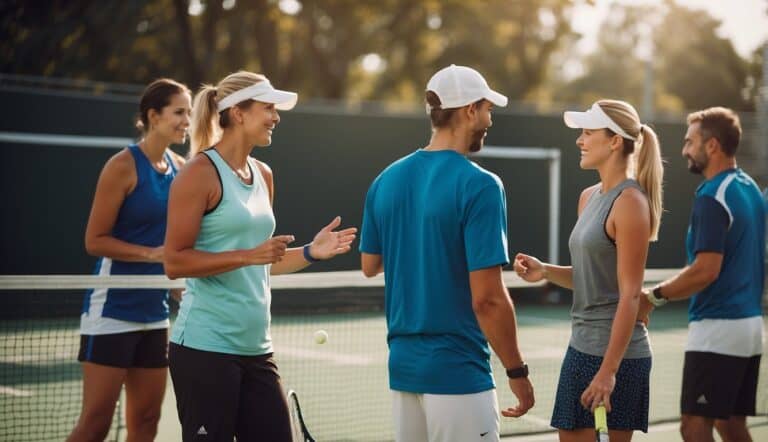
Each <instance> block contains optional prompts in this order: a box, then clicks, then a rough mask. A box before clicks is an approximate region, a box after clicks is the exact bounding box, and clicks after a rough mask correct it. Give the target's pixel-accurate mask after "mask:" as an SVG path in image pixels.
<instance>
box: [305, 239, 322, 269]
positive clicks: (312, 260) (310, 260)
mask: <svg viewBox="0 0 768 442" xmlns="http://www.w3.org/2000/svg"><path fill="white" fill-rule="evenodd" d="M311 245H312V243H309V244H307V245H305V246H304V249H303V251H302V253H303V254H304V259H305V260H307V262H308V263H310V264H314V263H316V262H318V261H320V260H319V259H317V258H315V257H313V256H312V254H311V253H309V247H310V246H311Z"/></svg>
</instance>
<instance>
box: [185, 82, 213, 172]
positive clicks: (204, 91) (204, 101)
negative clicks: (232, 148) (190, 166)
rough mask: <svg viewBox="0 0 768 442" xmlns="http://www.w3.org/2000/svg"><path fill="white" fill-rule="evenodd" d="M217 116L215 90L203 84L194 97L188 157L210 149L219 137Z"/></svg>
mask: <svg viewBox="0 0 768 442" xmlns="http://www.w3.org/2000/svg"><path fill="white" fill-rule="evenodd" d="M218 120H219V115H218V112H216V88H215V87H214V86H212V85H210V84H204V85H203V87H202V88H200V91H199V92H198V93H197V95H195V100H194V103H193V104H192V122H191V123H190V128H189V132H190V137H189V157H190V158H192V157H194V156H195V155H197V153H198V152H200V151H201V150H203V149H207V148H209V147H211V146H212V145H213V144H214V143H215V142H216V141H218V139H219V137H220V136H221V128H220V127H219V121H218Z"/></svg>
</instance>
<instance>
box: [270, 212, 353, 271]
mask: <svg viewBox="0 0 768 442" xmlns="http://www.w3.org/2000/svg"><path fill="white" fill-rule="evenodd" d="M340 225H341V217H340V216H337V217H336V218H334V219H333V221H331V223H330V224H328V225H327V226H325V227H323V228H322V229H321V230H320V231H319V232H318V233H317V235H315V238H314V239H313V240H312V242H311V243H310V245H309V256H310V257H312V258H313V259H315V260H326V259H331V258H333V257H334V256H336V255H342V254H344V253H347V252H349V251H350V250H352V241H354V240H355V233H357V229H356V228H354V227H349V228H346V229H343V230H338V231H334V229H336V228H338V227H339V226H340ZM310 264H312V263H311V262H310V261H307V260H306V258H305V257H304V247H296V248H292V249H288V250H287V251H286V253H285V256H283V259H282V260H280V261H279V262H276V263H274V264H272V268H271V269H270V274H272V275H281V274H284V273H293V272H297V271H299V270H301V269H303V268H305V267H307V266H308V265H310Z"/></svg>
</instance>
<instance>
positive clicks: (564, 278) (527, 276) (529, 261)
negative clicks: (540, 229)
mask: <svg viewBox="0 0 768 442" xmlns="http://www.w3.org/2000/svg"><path fill="white" fill-rule="evenodd" d="M513 268H514V269H515V272H517V276H519V277H521V278H523V280H525V281H528V282H539V281H541V280H542V279H546V280H547V281H549V282H551V283H553V284H557V285H559V286H560V287H564V288H567V289H573V267H571V266H557V265H554V264H548V263H544V262H541V261H539V260H538V259H537V258H536V257H534V256H530V255H526V254H524V253H518V254H517V255H515V262H514V265H513Z"/></svg>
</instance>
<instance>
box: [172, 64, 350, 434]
mask: <svg viewBox="0 0 768 442" xmlns="http://www.w3.org/2000/svg"><path fill="white" fill-rule="evenodd" d="M296 101H297V96H296V94H295V93H293V92H286V91H281V90H277V89H275V88H274V87H272V85H271V84H270V82H269V80H267V78H266V77H264V76H263V75H259V74H254V73H251V72H244V71H241V72H237V73H234V74H230V75H229V76H227V77H226V78H224V79H223V80H221V81H220V82H219V83H218V85H216V86H215V87H214V86H210V85H205V86H203V87H202V88H201V90H200V91H199V92H198V94H197V96H195V100H194V105H193V111H192V137H191V153H190V158H191V159H190V160H189V162H188V163H187V166H186V167H185V168H184V170H183V171H182V172H181V173H180V174H179V177H178V178H177V180H176V181H175V182H174V185H173V187H172V189H171V196H170V200H169V203H168V230H167V235H166V253H165V269H166V271H167V273H168V276H169V277H171V278H179V277H186V278H187V287H186V292H185V295H184V298H183V299H182V302H181V307H180V309H179V315H178V318H177V319H176V322H175V324H174V327H173V331H172V334H171V344H170V349H169V359H170V368H171V379H172V381H173V387H174V390H175V392H176V400H177V404H178V407H177V409H178V412H179V420H180V421H181V426H182V437H183V440H185V441H190V440H193V439H194V440H197V438H200V437H201V436H204V437H205V440H216V441H231V440H232V439H233V437H237V440H238V441H257V440H264V441H274V442H280V441H286V442H288V441H290V440H291V430H290V424H289V418H288V407H287V403H286V400H285V395H284V394H283V389H282V386H281V384H280V377H279V375H278V372H277V366H276V364H275V361H274V359H273V358H272V352H273V349H272V340H271V337H270V332H269V327H270V311H269V309H270V301H271V292H270V287H269V278H270V275H277V274H282V273H291V272H295V271H298V270H301V269H303V268H305V267H306V266H308V265H309V264H311V263H313V262H315V261H317V260H324V259H329V258H332V257H334V256H336V255H338V254H342V253H347V252H348V251H349V250H350V245H351V243H352V241H353V240H354V238H355V233H356V231H357V229H355V228H347V229H343V230H339V231H336V230H335V229H336V228H338V227H339V225H340V224H341V219H340V218H339V217H336V218H335V219H334V220H333V221H331V223H330V224H328V225H327V226H325V227H324V228H323V229H322V230H320V232H318V233H317V235H316V236H315V238H314V239H313V241H312V242H311V243H309V244H306V245H305V246H303V247H295V248H289V246H288V245H289V244H290V243H292V242H293V240H294V238H293V236H292V235H278V236H274V230H275V217H274V214H273V212H272V195H273V182H272V172H271V170H270V169H269V167H267V165H266V164H264V163H262V162H260V161H257V160H255V159H253V158H251V157H250V156H249V154H250V152H251V150H252V149H253V146H254V145H255V146H258V147H266V146H269V145H270V144H271V142H272V132H273V131H274V130H275V128H276V126H277V124H278V123H279V122H280V116H279V115H278V110H289V109H291V108H293V106H294V105H295V104H296ZM211 146H212V147H211ZM201 149H206V150H203V151H202V152H200V151H201Z"/></svg>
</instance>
